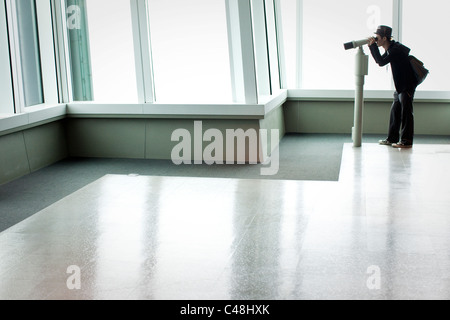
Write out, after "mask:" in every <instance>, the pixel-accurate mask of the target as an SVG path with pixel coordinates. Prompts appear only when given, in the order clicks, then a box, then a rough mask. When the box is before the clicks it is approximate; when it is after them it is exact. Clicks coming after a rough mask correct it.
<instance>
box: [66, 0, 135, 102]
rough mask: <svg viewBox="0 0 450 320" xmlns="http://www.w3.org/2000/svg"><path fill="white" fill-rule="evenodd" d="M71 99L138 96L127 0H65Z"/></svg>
mask: <svg viewBox="0 0 450 320" xmlns="http://www.w3.org/2000/svg"><path fill="white" fill-rule="evenodd" d="M66 6H67V14H68V29H69V38H70V54H71V61H72V77H73V79H72V83H73V93H74V100H78V101H85V100H93V101H95V102H106V103H135V102H137V100H138V98H137V97H138V96H137V84H136V64H135V56H134V44H133V30H132V22H131V7H130V0H114V1H111V0H78V1H73V0H67V3H66Z"/></svg>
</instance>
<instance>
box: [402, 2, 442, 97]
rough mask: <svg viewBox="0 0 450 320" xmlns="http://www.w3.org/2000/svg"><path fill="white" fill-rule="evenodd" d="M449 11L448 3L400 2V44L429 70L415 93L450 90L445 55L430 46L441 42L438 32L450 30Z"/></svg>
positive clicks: (440, 50)
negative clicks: (401, 22)
mask: <svg viewBox="0 0 450 320" xmlns="http://www.w3.org/2000/svg"><path fill="white" fill-rule="evenodd" d="M449 10H450V2H449V1H448V0H429V1H418V0H408V1H403V29H402V30H403V38H402V42H403V44H404V45H406V46H407V47H409V48H410V49H411V54H412V55H414V56H416V57H417V58H418V59H420V60H422V62H424V63H425V66H426V68H427V69H429V70H430V74H429V75H428V77H427V79H426V80H425V82H423V83H422V84H421V85H420V86H419V87H418V90H431V91H449V90H450V83H449V81H448V74H449V73H450V64H449V63H448V61H447V55H446V53H444V52H443V50H442V49H436V48H434V47H432V46H430V44H431V43H433V44H435V43H439V42H440V41H441V37H442V34H441V33H440V32H439V31H440V30H448V29H449V28H450V21H449V20H448V12H449ZM444 46H445V45H444ZM444 50H445V49H444Z"/></svg>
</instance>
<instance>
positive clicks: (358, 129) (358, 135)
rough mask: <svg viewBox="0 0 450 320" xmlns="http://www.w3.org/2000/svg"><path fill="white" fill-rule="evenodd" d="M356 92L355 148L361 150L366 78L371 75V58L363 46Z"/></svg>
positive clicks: (359, 52) (360, 48) (358, 67)
mask: <svg viewBox="0 0 450 320" xmlns="http://www.w3.org/2000/svg"><path fill="white" fill-rule="evenodd" d="M355 62H356V67H355V75H356V90H355V121H354V127H353V128H352V139H353V146H354V147H355V148H360V147H361V145H362V133H363V110H364V77H365V76H367V75H368V74H369V56H368V55H366V54H365V53H364V50H363V48H362V46H360V47H359V48H358V51H357V53H356V61H355Z"/></svg>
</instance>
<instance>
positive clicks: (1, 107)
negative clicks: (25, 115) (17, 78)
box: [0, 1, 14, 118]
mask: <svg viewBox="0 0 450 320" xmlns="http://www.w3.org/2000/svg"><path fill="white" fill-rule="evenodd" d="M10 64H11V63H10V60H9V46H8V33H7V26H6V11H5V3H4V1H1V2H0V118H1V117H2V114H12V113H14V101H13V97H12V83H11V80H12V79H11V66H10Z"/></svg>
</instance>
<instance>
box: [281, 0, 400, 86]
mask: <svg viewBox="0 0 450 320" xmlns="http://www.w3.org/2000/svg"><path fill="white" fill-rule="evenodd" d="M300 3H301V2H300V1H297V0H281V10H282V19H283V20H285V19H286V21H283V35H284V48H285V52H286V53H285V60H286V69H287V72H288V87H289V88H295V87H298V83H297V81H296V79H297V74H296V73H297V72H302V77H301V79H302V81H301V84H302V86H301V88H303V89H324V90H326V89H331V90H341V89H346V90H351V89H354V87H355V84H354V82H355V80H354V71H355V70H354V67H355V62H354V60H355V54H356V51H354V50H349V51H346V50H344V47H343V44H344V43H346V42H350V41H352V40H360V39H364V38H367V37H369V36H372V35H373V33H374V32H375V30H376V27H377V26H378V25H380V24H387V25H392V16H393V10H392V8H393V2H392V0H359V1H354V0H342V1H335V0H303V4H302V11H301V12H302V17H301V19H302V21H301V25H302V35H301V39H302V43H301V44H300V48H301V50H302V51H301V57H302V59H301V66H300V68H297V67H298V63H299V62H297V58H296V57H297V54H296V53H297V45H298V43H297V40H296V38H297V32H298V31H297V30H298V27H297V23H298V21H297V18H298V17H297V16H296V15H295V12H296V11H298V8H297V5H298V4H300ZM299 38H300V37H299ZM364 51H365V53H366V54H368V55H370V51H369V49H368V48H367V47H365V48H364ZM299 69H300V70H301V71H297V70H299ZM391 78H392V76H391V72H390V70H389V69H387V68H380V67H379V66H378V65H376V63H375V62H374V61H373V59H372V58H370V71H369V76H368V77H366V86H365V88H366V89H374V90H383V89H391V88H392V79H391Z"/></svg>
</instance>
